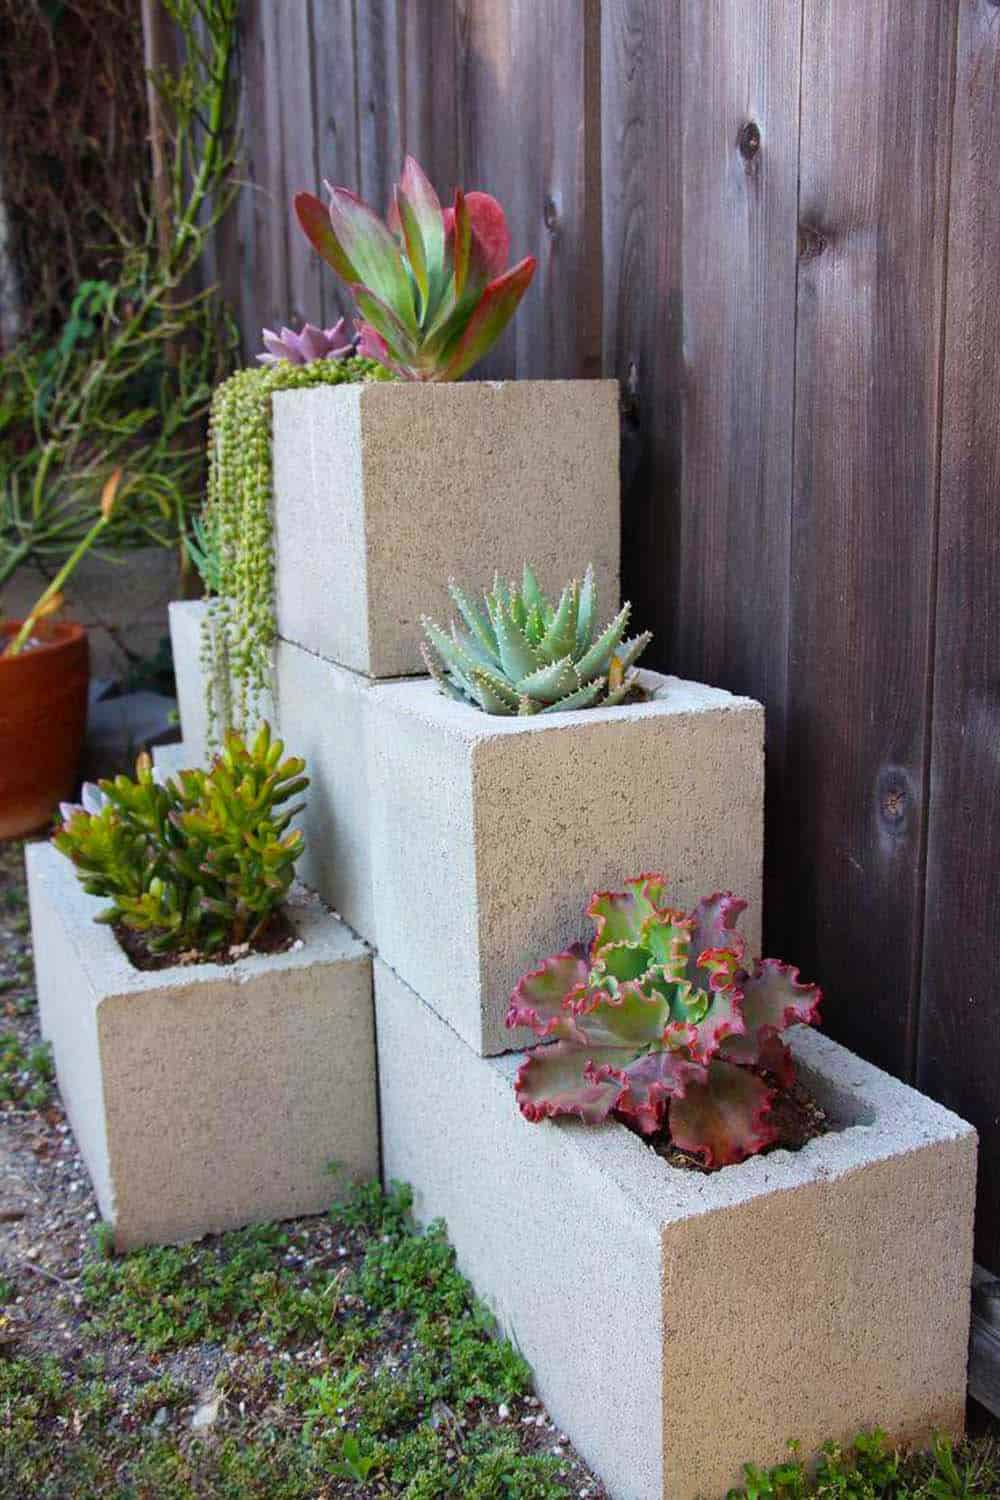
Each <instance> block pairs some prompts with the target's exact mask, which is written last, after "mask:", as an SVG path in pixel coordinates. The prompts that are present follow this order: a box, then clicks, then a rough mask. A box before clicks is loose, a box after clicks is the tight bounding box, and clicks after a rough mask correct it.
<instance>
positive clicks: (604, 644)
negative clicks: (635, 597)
mask: <svg viewBox="0 0 1000 1500" xmlns="http://www.w3.org/2000/svg"><path fill="white" fill-rule="evenodd" d="M449 588H450V592H451V597H452V598H453V599H454V601H455V604H456V605H457V607H458V610H459V613H460V614H461V616H462V624H461V625H459V624H458V623H457V622H456V621H454V620H453V621H452V625H451V634H450V635H447V634H446V633H445V632H444V631H443V630H442V629H441V628H440V626H438V625H435V623H434V621H433V620H429V619H428V618H427V617H426V616H424V619H423V621H422V623H423V627H424V634H425V635H426V637H427V644H426V645H425V646H423V647H422V648H421V649H422V651H423V657H424V661H425V662H426V664H427V670H428V671H429V672H430V674H431V676H432V677H433V678H434V680H435V682H436V683H437V684H438V687H439V688H440V689H441V691H442V692H443V693H445V694H447V696H448V697H450V698H455V699H457V700H458V701H459V702H467V703H472V704H475V705H476V706H477V707H478V708H481V709H483V710H484V712H486V713H488V714H504V715H511V714H536V713H559V712H564V711H565V710H567V709H573V708H609V707H611V706H613V705H614V704H616V703H621V702H622V701H623V700H624V699H625V698H626V697H627V696H628V695H629V694H630V693H634V692H635V691H636V685H635V682H634V678H633V677H632V676H630V674H629V668H630V667H631V666H632V665H633V663H634V662H636V661H637V660H638V659H639V657H640V656H641V655H642V653H643V651H644V650H645V649H646V647H647V646H648V645H649V642H650V641H651V640H652V636H651V635H650V633H649V631H646V632H644V634H642V635H637V636H635V637H634V638H633V639H632V640H630V641H624V642H623V640H622V637H623V636H624V634H625V629H626V627H627V625H628V621H629V615H630V613H631V609H632V606H631V605H630V604H626V605H624V607H623V608H622V609H621V611H620V612H619V614H618V615H616V617H615V618H614V619H613V620H612V621H611V623H610V624H609V625H608V626H607V627H606V628H605V629H604V630H600V631H599V630H598V629H597V624H598V618H599V617H598V613H597V586H596V584H595V583H594V570H593V568H588V569H587V572H586V576H585V577H584V580H583V583H582V585H581V584H580V583H579V582H577V581H576V580H574V582H573V583H570V584H568V585H567V587H566V588H564V589H563V591H562V596H561V597H560V600H559V603H558V604H557V605H552V604H550V603H549V601H548V599H546V597H545V595H544V594H543V593H542V591H541V589H540V588H539V586H538V580H537V579H536V578H535V574H534V572H533V571H532V569H531V567H530V566H529V565H528V564H527V563H525V565H524V573H523V578H522V582H521V587H520V588H518V587H517V586H516V584H513V583H511V584H509V585H508V584H505V583H503V582H502V581H501V579H500V577H499V575H498V576H497V577H496V578H495V579H494V582H493V591H492V593H489V594H486V595H485V597H484V601H483V606H482V607H480V606H478V605H477V604H475V603H474V602H473V601H472V600H470V599H469V598H467V596H466V595H465V594H464V593H463V592H462V590H461V589H460V588H458V586H457V585H456V584H454V583H452V584H450V585H449Z"/></svg>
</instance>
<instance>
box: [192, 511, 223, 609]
mask: <svg viewBox="0 0 1000 1500" xmlns="http://www.w3.org/2000/svg"><path fill="white" fill-rule="evenodd" d="M184 545H185V547H186V548H187V555H188V557H189V558H190V559H191V561H192V562H193V563H194V565H195V568H196V570H197V573H198V577H199V578H200V579H201V581H202V583H203V584H204V586H205V593H206V594H217V593H218V592H219V582H220V579H221V576H222V567H221V563H220V560H219V534H218V515H217V513H216V512H215V511H208V512H205V513H204V514H203V515H200V516H195V517H194V519H193V520H192V522H191V530H190V532H189V533H188V535H187V536H186V537H185V538H184Z"/></svg>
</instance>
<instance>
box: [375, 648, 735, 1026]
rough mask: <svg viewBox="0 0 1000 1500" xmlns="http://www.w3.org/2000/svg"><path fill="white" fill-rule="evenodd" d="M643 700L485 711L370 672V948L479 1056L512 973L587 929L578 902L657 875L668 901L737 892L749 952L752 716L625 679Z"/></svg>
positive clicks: (664, 686)
mask: <svg viewBox="0 0 1000 1500" xmlns="http://www.w3.org/2000/svg"><path fill="white" fill-rule="evenodd" d="M641 676H642V680H643V682H644V683H645V684H646V685H647V686H648V687H649V688H650V690H651V691H655V694H656V696H655V697H654V698H653V699H652V700H651V701H649V702H647V703H642V704H634V705H629V706H626V707H621V708H612V709H587V710H578V711H577V712H574V713H564V714H539V715H534V716H532V717H528V718H499V717H494V716H491V715H489V714H484V713H482V712H480V711H479V710H478V709H475V708H472V707H469V706H467V705H465V704H461V703H456V702H454V701H453V700H451V699H449V698H447V697H445V696H443V695H442V694H441V693H439V692H438V691H437V689H436V688H435V686H434V684H433V683H432V682H430V681H428V680H427V679H424V680H421V681H415V682H401V683H382V684H379V685H377V686H376V687H375V688H373V689H372V691H371V693H370V695H369V700H368V701H369V707H370V712H371V773H370V775H371V807H370V814H369V816H370V822H371V860H372V879H373V882H374V891H375V927H376V930H377V944H378V949H379V952H380V954H381V956H382V957H383V958H384V959H385V961H386V962H387V963H388V964H391V965H392V967H393V968H394V969H395V970H396V971H397V973H399V974H401V975H402V977H403V978H404V979H405V980H406V981H407V983H408V984H410V985H412V987H413V988H414V989H415V990H416V991H417V993H418V994H419V995H421V996H422V997H423V999H425V1000H426V1001H427V1002H428V1004H430V1005H431V1006H432V1007H433V1008H434V1009H435V1010H437V1011H438V1012H439V1014H440V1015H442V1016H443V1017H444V1019H445V1020H446V1021H447V1022H448V1023H449V1025H451V1026H454V1028H455V1030H456V1031H458V1032H459V1034H460V1035H461V1036H463V1037H464V1038H465V1040H466V1041H467V1042H468V1043H469V1045H470V1046H471V1047H474V1048H475V1049H476V1050H477V1051H481V1052H484V1053H495V1052H502V1051H503V1050H504V1049H506V1048H509V1047H512V1046H518V1045H524V1043H525V1041H526V1038H527V1033H520V1034H512V1033H510V1032H508V1031H507V1030H506V1028H505V1027H504V1025H503V1017H504V1014H505V1012H506V1009H507V1000H508V996H509V993H510V991H511V989H512V987H513V986H514V984H515V983H516V981H517V979H518V978H519V977H520V975H521V974H522V973H524V972H525V971H526V970H527V969H530V968H534V967H536V966H537V965H538V964H539V963H540V962H541V961H542V960H543V959H544V958H546V957H547V956H548V955H549V954H551V953H556V952H558V951H559V950H560V949H562V948H564V947H566V946H567V945H568V944H569V943H571V942H574V941H576V940H577V939H579V938H581V937H584V936H589V924H588V922H587V920H586V918H585V917H584V915H583V911H584V907H585V905H586V904H587V901H588V900H589V898H590V895H591V893H592V892H593V891H595V890H602V889H608V888H612V889H619V888H620V883H621V881H622V880H624V879H627V878H628V877H629V876H631V875H637V874H639V873H641V872H642V871H644V870H662V871H663V872H664V873H665V874H666V875H667V876H668V877H669V879H670V891H671V894H672V896H673V897H674V898H675V899H676V900H677V902H678V904H681V905H683V904H689V905H693V904H694V903H695V902H696V901H697V900H698V899H699V898H700V897H701V896H704V895H708V894H710V893H711V892H713V891H716V890H720V889H723V890H732V891H735V892H736V893H737V894H738V895H742V896H744V897H745V898H747V899H748V901H749V903H750V904H749V908H748V910H747V912H746V913H745V914H744V917H743V920H742V923H741V927H742V930H743V932H744V933H745V935H746V937H747V941H748V942H749V944H750V947H751V950H752V951H753V952H754V953H756V952H758V951H759V943H760V913H761V906H760V902H761V846H762V840H763V805H764V751H763V737H764V711H763V709H762V708H761V706H760V704H758V703H755V702H753V700H752V699H749V698H735V697H733V696H732V694H730V693H727V692H723V691H722V690H721V689H718V688H709V687H703V686H701V685H700V684H697V683H690V682H682V681H681V680H680V679H679V678H676V677H661V676H659V675H658V674H657V673H655V672H645V673H642V674H641Z"/></svg>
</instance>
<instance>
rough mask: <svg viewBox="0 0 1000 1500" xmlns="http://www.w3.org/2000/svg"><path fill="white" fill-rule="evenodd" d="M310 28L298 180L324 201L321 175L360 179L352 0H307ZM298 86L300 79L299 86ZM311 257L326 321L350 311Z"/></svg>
mask: <svg viewBox="0 0 1000 1500" xmlns="http://www.w3.org/2000/svg"><path fill="white" fill-rule="evenodd" d="M312 30H313V56H312V95H313V101H314V104H313V108H314V120H313V122H312V123H313V127H314V129H313V134H314V140H315V147H314V153H315V180H314V181H312V182H309V183H302V184H299V185H301V186H304V187H308V188H309V190H310V191H311V192H314V193H318V194H320V196H321V197H322V198H323V199H324V201H325V200H326V194H325V192H324V190H323V187H322V183H323V181H324V179H325V180H326V181H327V182H332V183H336V184H339V185H340V186H341V187H349V188H351V189H352V190H353V191H355V192H356V191H357V189H358V186H359V183H360V166H359V162H358V99H357V87H356V79H355V66H354V58H355V32H354V0H312ZM303 86H304V84H303V81H302V80H299V87H300V88H301V87H303ZM298 232H299V231H298V230H294V231H293V233H295V234H297V233H298ZM310 253H313V252H310ZM315 259H316V263H317V265H319V266H320V271H319V285H320V296H321V305H322V312H323V320H324V326H327V325H329V324H331V323H333V322H335V321H336V319H337V318H339V317H341V316H342V315H345V314H347V315H349V314H350V312H351V299H350V295H349V294H348V292H347V291H346V289H345V288H344V287H343V286H342V284H341V282H340V281H339V279H338V278H337V277H336V276H334V274H333V272H332V271H331V270H329V268H328V267H326V266H324V265H323V264H322V263H321V262H320V261H319V257H318V256H316V257H315Z"/></svg>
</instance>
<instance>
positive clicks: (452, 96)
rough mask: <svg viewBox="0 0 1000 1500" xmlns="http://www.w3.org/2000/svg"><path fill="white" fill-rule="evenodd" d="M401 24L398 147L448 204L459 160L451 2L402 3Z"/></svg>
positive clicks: (454, 25) (410, 0) (456, 183)
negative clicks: (400, 133) (400, 137)
mask: <svg viewBox="0 0 1000 1500" xmlns="http://www.w3.org/2000/svg"><path fill="white" fill-rule="evenodd" d="M401 24H402V28H403V32H402V57H403V80H404V90H403V144H404V147H405V149H406V150H407V151H408V152H409V153H410V155H411V156H415V157H416V159H417V161H418V162H419V163H420V165H421V166H422V167H423V169H424V171H425V172H426V173H427V175H428V177H429V178H430V179H431V181H432V182H433V184H434V186H435V187H436V188H437V191H438V196H439V197H440V199H441V202H442V203H449V202H450V201H451V199H452V196H453V194H454V190H455V188H456V187H457V186H459V177H460V156H461V136H460V130H459V121H458V91H457V55H456V30H457V20H456V16H455V6H454V0H407V3H406V4H405V5H404V6H403V11H402V16H401Z"/></svg>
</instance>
